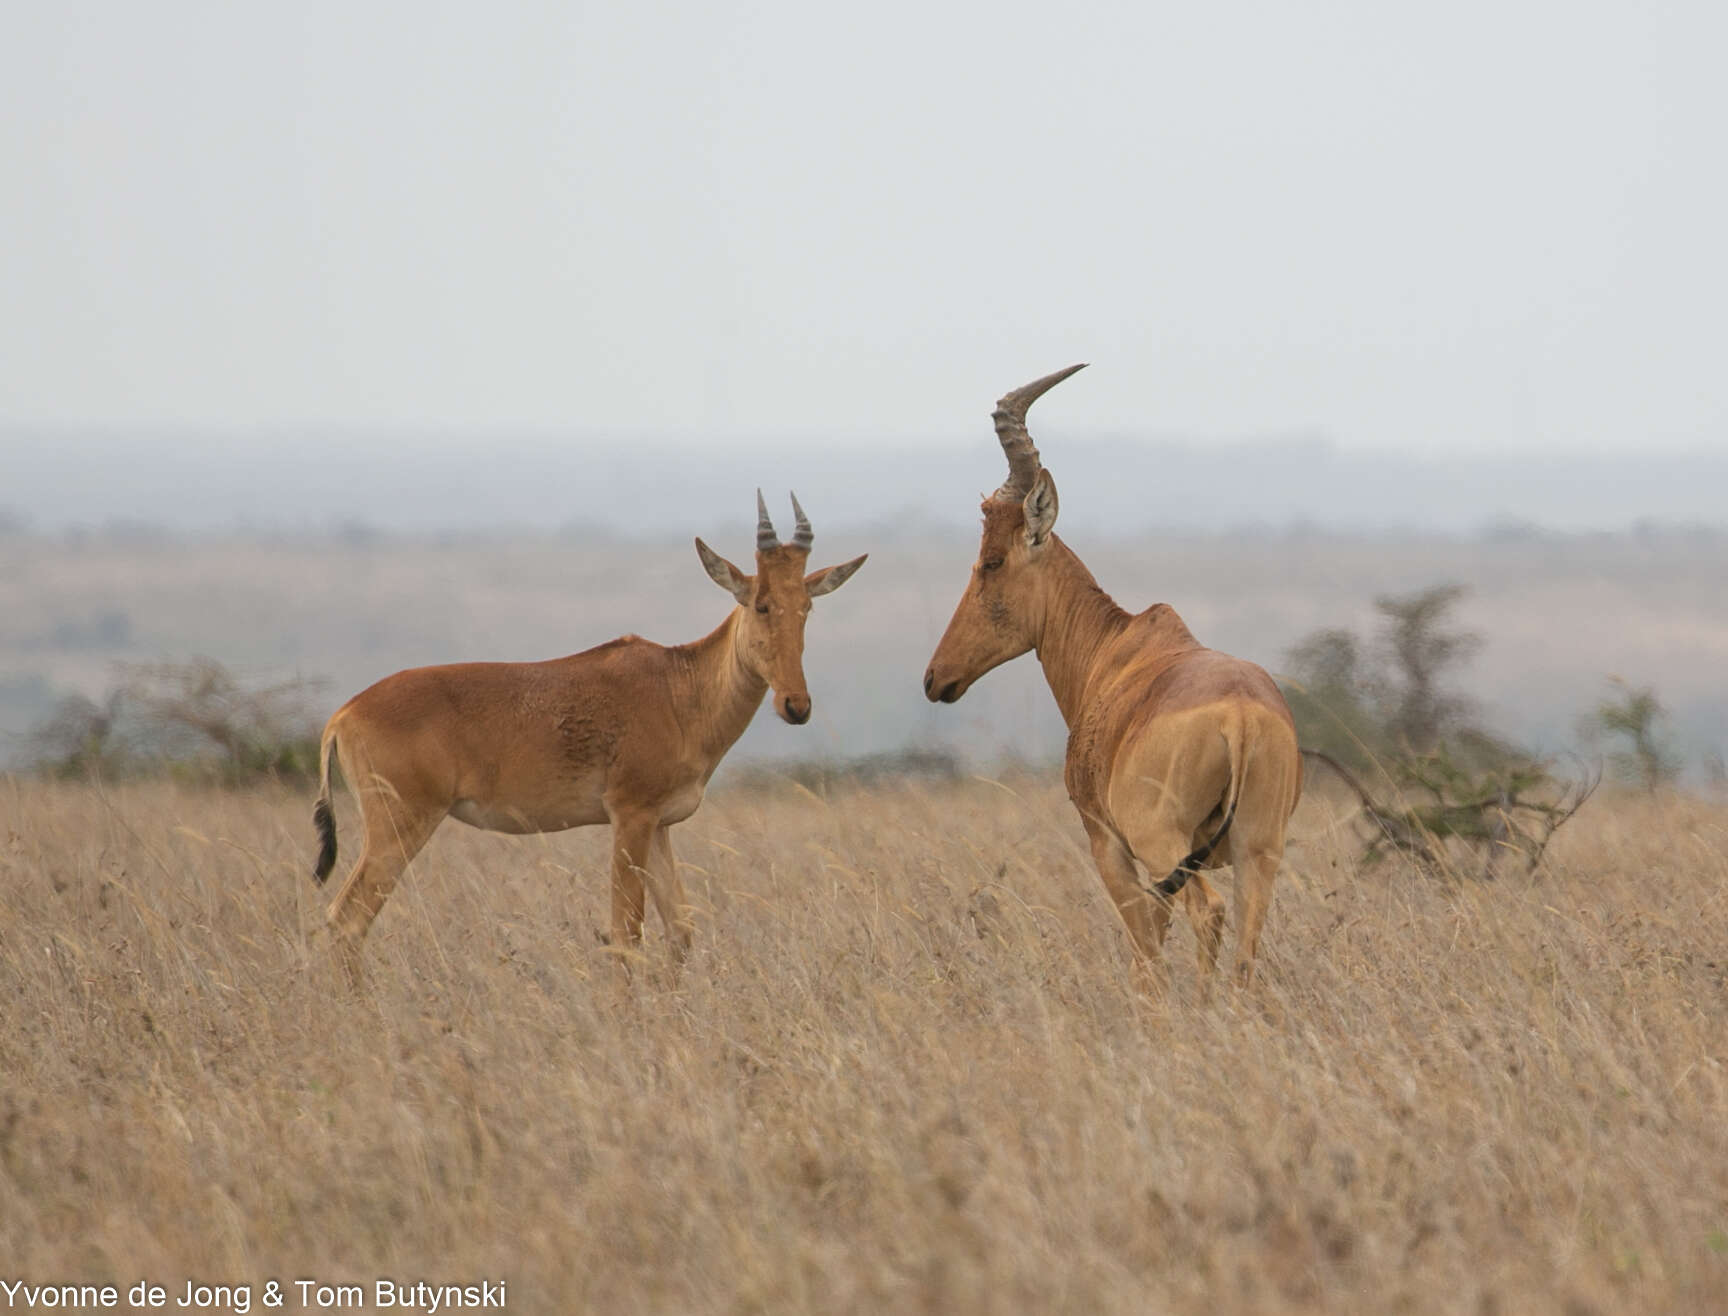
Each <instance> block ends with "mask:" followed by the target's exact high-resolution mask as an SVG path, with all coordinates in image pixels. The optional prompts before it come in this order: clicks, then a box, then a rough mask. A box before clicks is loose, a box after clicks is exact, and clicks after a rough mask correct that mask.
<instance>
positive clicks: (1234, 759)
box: [1152, 735, 1242, 900]
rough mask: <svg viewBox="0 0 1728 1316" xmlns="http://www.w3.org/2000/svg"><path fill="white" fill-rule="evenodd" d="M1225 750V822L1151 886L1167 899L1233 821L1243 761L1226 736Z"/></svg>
mask: <svg viewBox="0 0 1728 1316" xmlns="http://www.w3.org/2000/svg"><path fill="white" fill-rule="evenodd" d="M1224 749H1225V751H1226V752H1227V753H1228V754H1229V755H1230V785H1229V786H1228V788H1227V794H1226V795H1225V796H1224V799H1223V800H1222V801H1220V803H1221V804H1223V805H1224V821H1223V822H1221V823H1219V824H1218V830H1217V831H1215V832H1213V833H1212V839H1211V840H1209V841H1207V842H1206V844H1204V845H1202V846H1200V847H1199V848H1197V849H1194V850H1190V851H1189V852H1188V856H1187V858H1185V859H1184V860H1183V861H1182V862H1181V863H1179V864H1177V865H1176V867H1175V868H1174V869H1172V870H1171V872H1170V876H1169V877H1167V878H1165V879H1164V880H1163V881H1162V882H1159V883H1158V884H1157V885H1156V886H1154V887H1153V888H1152V889H1153V890H1154V891H1156V892H1157V893H1158V894H1159V895H1161V896H1163V897H1164V898H1165V899H1166V900H1170V899H1172V898H1174V897H1175V896H1177V895H1179V894H1180V893H1181V891H1182V888H1183V887H1185V886H1187V885H1188V879H1189V878H1191V877H1193V876H1194V875H1195V874H1197V873H1198V872H1199V871H1200V865H1201V864H1203V863H1205V862H1206V861H1207V860H1208V859H1210V858H1211V857H1212V852H1213V851H1214V850H1216V849H1217V848H1218V843H1219V842H1220V841H1222V840H1223V839H1224V837H1225V836H1226V835H1227V834H1228V833H1229V831H1230V824H1231V823H1232V822H1234V821H1235V818H1236V805H1237V803H1238V802H1239V801H1240V800H1241V799H1242V761H1241V756H1240V754H1239V753H1238V751H1237V745H1236V742H1235V741H1234V740H1231V739H1230V737H1229V736H1228V735H1226V736H1224Z"/></svg>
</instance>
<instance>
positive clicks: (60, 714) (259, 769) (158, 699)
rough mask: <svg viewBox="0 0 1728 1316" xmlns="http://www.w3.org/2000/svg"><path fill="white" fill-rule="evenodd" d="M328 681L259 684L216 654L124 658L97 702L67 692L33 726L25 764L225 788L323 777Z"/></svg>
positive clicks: (63, 773)
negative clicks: (172, 659) (319, 702)
mask: <svg viewBox="0 0 1728 1316" xmlns="http://www.w3.org/2000/svg"><path fill="white" fill-rule="evenodd" d="M321 689H322V683H321V682H316V681H308V680H306V679H304V678H301V677H295V678H293V679H291V680H286V681H275V682H264V681H256V680H251V679H247V678H243V677H240V676H236V675H235V674H234V673H232V672H230V671H229V670H228V669H227V668H226V667H224V666H223V665H222V664H221V663H218V662H216V661H215V660H213V659H210V658H194V659H192V660H190V661H188V662H183V663H122V664H118V665H117V680H116V682H115V684H114V686H113V688H112V689H110V690H109V692H108V693H107V695H106V696H104V697H103V699H102V700H101V701H100V702H97V701H96V700H93V699H90V698H88V697H87V696H84V695H71V696H69V697H67V698H65V699H62V700H61V701H60V703H59V705H58V706H57V707H56V708H55V711H54V713H53V714H52V716H50V717H49V719H48V720H47V721H46V722H45V723H43V724H42V725H41V726H40V727H38V728H37V729H36V730H35V731H33V732H31V733H30V735H29V737H28V738H27V740H26V744H25V755H24V757H25V762H26V764H27V765H28V766H29V767H30V768H31V769H32V770H34V771H36V772H38V773H40V774H42V775H44V776H48V777H55V778H62V779H83V778H89V777H98V778H102V779H104V780H118V779H124V778H132V777H146V776H172V777H175V778H179V779H181V780H186V781H196V782H201V783H208V784H217V785H224V786H244V785H250V784H253V783H256V782H259V781H266V780H277V781H285V782H289V783H293V784H305V783H307V782H311V781H315V780H316V779H317V777H318V736H319V731H320V729H321V727H322V718H321V717H320V716H319V714H318V713H317V712H316V711H315V708H314V702H313V696H314V695H315V694H316V693H317V692H318V691H320V690H321Z"/></svg>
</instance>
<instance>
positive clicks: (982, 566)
mask: <svg viewBox="0 0 1728 1316" xmlns="http://www.w3.org/2000/svg"><path fill="white" fill-rule="evenodd" d="M1001 567H1002V559H1001V558H999V557H993V558H988V559H986V560H985V561H983V562H980V563H979V564H978V570H980V571H998V570H1000V569H1001Z"/></svg>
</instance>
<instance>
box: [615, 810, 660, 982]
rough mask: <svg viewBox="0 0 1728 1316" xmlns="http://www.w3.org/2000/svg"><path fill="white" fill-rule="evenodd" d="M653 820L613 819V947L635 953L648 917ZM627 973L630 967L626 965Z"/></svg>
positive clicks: (631, 816) (616, 815)
mask: <svg viewBox="0 0 1728 1316" xmlns="http://www.w3.org/2000/svg"><path fill="white" fill-rule="evenodd" d="M653 837H654V820H653V819H652V818H643V817H638V816H634V815H619V814H614V815H613V817H612V944H613V945H614V946H616V947H618V948H619V949H620V950H625V951H632V950H635V949H636V947H638V946H640V945H641V944H642V920H643V918H644V917H645V916H646V913H647V911H646V907H645V905H644V903H643V890H644V886H645V881H644V879H645V877H646V875H647V871H648V865H649V864H650V863H652V862H653V858H652V856H651V854H650V853H649V852H650V850H651V848H652V846H653ZM625 971H626V972H628V971H629V963H628V961H626V962H625Z"/></svg>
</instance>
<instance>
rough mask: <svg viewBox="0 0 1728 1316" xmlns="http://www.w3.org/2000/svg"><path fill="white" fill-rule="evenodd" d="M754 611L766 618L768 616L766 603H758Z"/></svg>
mask: <svg viewBox="0 0 1728 1316" xmlns="http://www.w3.org/2000/svg"><path fill="white" fill-rule="evenodd" d="M756 611H757V612H759V613H761V614H762V615H763V616H764V617H766V616H767V615H768V605H767V604H766V603H758V604H757V605H756Z"/></svg>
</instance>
